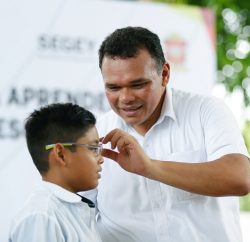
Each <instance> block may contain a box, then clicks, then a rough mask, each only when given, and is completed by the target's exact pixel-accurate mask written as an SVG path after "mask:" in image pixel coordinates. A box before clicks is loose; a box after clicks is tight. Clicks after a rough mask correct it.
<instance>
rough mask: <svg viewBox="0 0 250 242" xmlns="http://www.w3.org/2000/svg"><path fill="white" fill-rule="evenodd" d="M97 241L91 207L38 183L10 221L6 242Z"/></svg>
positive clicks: (53, 188) (48, 185) (76, 197)
mask: <svg viewBox="0 0 250 242" xmlns="http://www.w3.org/2000/svg"><path fill="white" fill-rule="evenodd" d="M35 241H36V242H53V241H56V242H76V241H81V242H89V241H91V242H92V241H93V242H99V241H101V239H100V237H99V235H98V233H97V231H96V222H95V208H89V206H88V204H87V203H84V202H82V201H81V198H80V197H79V196H78V195H76V194H74V193H72V192H69V191H67V190H65V189H63V188H62V187H59V186H57V185H55V184H52V183H49V182H42V184H41V185H39V186H37V188H36V189H35V190H34V191H33V193H32V194H31V196H30V197H29V199H28V200H27V202H26V204H25V206H24V208H23V209H22V210H21V211H20V213H19V214H18V216H17V217H16V218H15V219H13V222H12V225H11V231H10V237H9V242H35Z"/></svg>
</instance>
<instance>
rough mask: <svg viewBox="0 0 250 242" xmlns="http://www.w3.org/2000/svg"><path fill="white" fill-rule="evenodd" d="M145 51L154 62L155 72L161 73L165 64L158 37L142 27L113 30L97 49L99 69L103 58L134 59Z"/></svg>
mask: <svg viewBox="0 0 250 242" xmlns="http://www.w3.org/2000/svg"><path fill="white" fill-rule="evenodd" d="M142 49H145V50H147V51H148V52H149V54H150V55H151V57H152V58H153V59H154V60H155V63H156V67H157V71H158V72H161V70H162V66H163V65H164V63H165V62H166V60H165V57H164V53H163V50H162V46H161V43H160V39H159V37H158V36H157V35H156V34H154V33H153V32H151V31H149V30H148V29H146V28H142V27H126V28H121V29H117V30H115V31H114V32H113V33H111V34H110V35H109V36H107V37H106V39H105V40H104V41H103V42H102V44H101V46H100V49H99V67H100V69H101V68H102V61H103V58H104V57H105V56H107V57H110V58H114V57H120V58H122V59H126V58H131V57H136V56H137V55H138V53H139V51H140V50H142Z"/></svg>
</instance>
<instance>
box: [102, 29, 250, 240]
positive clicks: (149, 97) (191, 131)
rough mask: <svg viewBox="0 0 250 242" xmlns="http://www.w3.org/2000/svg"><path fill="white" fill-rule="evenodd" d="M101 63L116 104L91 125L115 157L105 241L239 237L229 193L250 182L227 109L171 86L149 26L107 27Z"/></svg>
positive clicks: (105, 197) (106, 176) (109, 169)
mask: <svg viewBox="0 0 250 242" xmlns="http://www.w3.org/2000/svg"><path fill="white" fill-rule="evenodd" d="M99 66H100V69H101V72H102V76H103V80H104V85H105V92H106V96H107V99H108V101H109V103H110V106H111V108H112V109H113V110H112V111H110V112H109V113H107V114H106V115H105V116H104V117H103V118H102V119H101V120H100V121H99V124H98V126H97V127H98V131H99V133H100V136H103V137H104V138H103V143H104V144H107V143H110V145H111V147H110V148H111V149H109V148H108V147H106V149H104V150H103V153H102V155H103V156H105V157H107V158H110V159H113V160H115V161H116V162H113V161H110V160H107V161H106V162H105V164H104V167H103V176H102V181H101V182H100V184H99V186H98V194H97V205H98V209H99V214H98V218H97V222H98V228H99V229H100V233H101V236H102V239H103V241H106V242H114V241H122V242H156V241H158V242H168V241H171V242H236V241H237V242H240V241H241V240H242V239H241V232H240V225H239V208H238V199H237V198H236V197H234V196H241V195H245V194H247V193H248V192H249V191H250V167H249V160H248V158H247V156H248V153H247V150H246V148H245V145H244V141H243V139H242V137H241V135H240V131H239V129H238V127H237V124H236V122H235V120H234V119H233V117H232V114H231V113H230V111H229V110H228V109H227V108H226V107H225V105H224V104H223V103H222V102H221V101H219V100H217V99H215V98H211V97H202V96H199V95H193V94H190V93H185V92H181V91H178V90H174V89H170V88H168V87H167V84H168V81H169V75H170V67H169V65H168V63H167V62H166V61H165V58H164V55H163V51H162V48H161V45H160V40H159V38H158V36H157V35H155V34H154V33H152V32H150V31H149V30H147V29H145V28H141V27H127V28H122V29H117V30H116V31H115V32H113V33H112V34H111V35H109V36H108V37H107V38H106V39H105V40H104V41H103V43H102V45H101V47H100V50H99ZM114 128H116V129H114ZM112 149H116V150H112ZM121 167H122V168H123V169H122V168H121Z"/></svg>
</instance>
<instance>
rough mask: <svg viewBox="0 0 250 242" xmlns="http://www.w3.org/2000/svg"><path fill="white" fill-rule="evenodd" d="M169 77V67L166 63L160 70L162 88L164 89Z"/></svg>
mask: <svg viewBox="0 0 250 242" xmlns="http://www.w3.org/2000/svg"><path fill="white" fill-rule="evenodd" d="M169 77H170V66H169V64H168V63H167V62H166V63H165V64H164V65H163V69H162V86H164V87H166V86H167V84H168V81H169Z"/></svg>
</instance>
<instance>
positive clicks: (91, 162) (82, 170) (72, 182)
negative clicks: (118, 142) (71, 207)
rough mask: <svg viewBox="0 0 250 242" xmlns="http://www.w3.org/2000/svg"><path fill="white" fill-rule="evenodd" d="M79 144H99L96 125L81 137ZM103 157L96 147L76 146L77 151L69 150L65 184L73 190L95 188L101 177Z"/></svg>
mask: <svg viewBox="0 0 250 242" xmlns="http://www.w3.org/2000/svg"><path fill="white" fill-rule="evenodd" d="M75 143H77V144H90V145H97V144H99V136H98V132H97V130H96V128H95V127H91V128H90V129H89V130H88V131H87V132H86V133H85V134H84V136H82V137H80V138H79V139H78V140H77V141H76V142H75ZM102 163H103V158H102V156H101V155H100V154H97V153H96V149H94V148H90V147H83V146H76V147H75V151H74V152H72V151H70V150H69V149H68V150H67V172H66V173H65V174H64V175H66V176H65V178H66V180H67V184H65V186H66V187H67V188H68V190H71V191H72V192H79V191H85V190H89V189H93V188H95V187H96V186H97V185H98V179H99V178H100V177H101V176H100V174H99V172H100V171H101V169H102V168H101V164H102Z"/></svg>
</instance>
